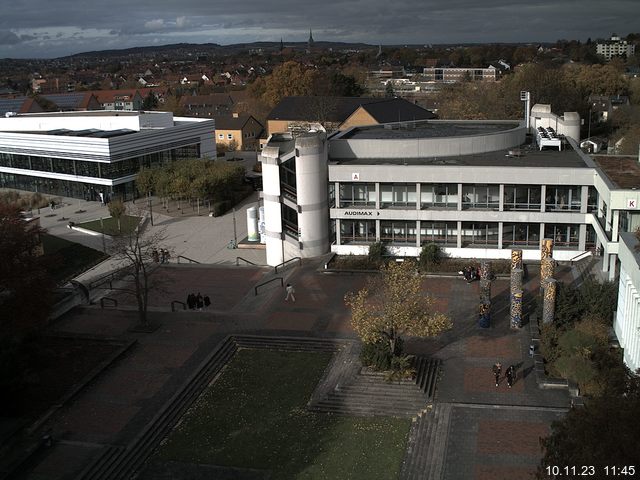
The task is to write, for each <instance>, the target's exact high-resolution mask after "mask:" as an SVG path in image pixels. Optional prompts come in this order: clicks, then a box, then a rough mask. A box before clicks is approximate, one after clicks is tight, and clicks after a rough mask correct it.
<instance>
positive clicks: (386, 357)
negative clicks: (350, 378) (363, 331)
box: [360, 338, 404, 371]
mask: <svg viewBox="0 0 640 480" xmlns="http://www.w3.org/2000/svg"><path fill="white" fill-rule="evenodd" d="M403 348H404V342H403V340H402V338H397V339H396V346H395V349H396V351H395V352H393V354H392V353H391V347H390V346H389V342H387V341H381V342H374V343H365V344H363V345H362V350H361V352H360V361H361V362H362V365H364V366H365V367H370V368H372V369H374V370H376V371H386V370H390V369H391V368H392V366H393V365H394V363H393V362H394V358H397V357H402V356H403V355H402V351H403ZM395 365H396V366H398V365H400V364H399V363H398V362H397V361H396V363H395Z"/></svg>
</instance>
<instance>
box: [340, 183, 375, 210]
mask: <svg viewBox="0 0 640 480" xmlns="http://www.w3.org/2000/svg"><path fill="white" fill-rule="evenodd" d="M375 206H376V185H375V183H341V184H340V207H342V208H345V207H375Z"/></svg>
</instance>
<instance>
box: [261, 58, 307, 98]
mask: <svg viewBox="0 0 640 480" xmlns="http://www.w3.org/2000/svg"><path fill="white" fill-rule="evenodd" d="M317 75H318V73H317V72H316V70H314V69H311V68H306V67H305V66H304V65H302V64H300V63H298V62H294V61H288V62H285V63H283V64H282V65H279V66H278V67H276V68H274V69H273V71H272V72H271V75H268V76H267V77H261V78H258V79H257V80H256V81H255V82H253V84H252V85H251V87H250V92H251V94H252V95H253V96H254V97H256V98H259V99H261V100H262V101H263V102H264V103H266V104H267V105H269V106H270V107H274V106H275V105H276V104H277V103H278V102H279V101H280V100H282V98H283V97H289V96H303V95H312V94H313V93H314V86H315V84H316V81H317Z"/></svg>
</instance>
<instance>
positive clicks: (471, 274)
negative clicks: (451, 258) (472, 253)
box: [459, 265, 479, 283]
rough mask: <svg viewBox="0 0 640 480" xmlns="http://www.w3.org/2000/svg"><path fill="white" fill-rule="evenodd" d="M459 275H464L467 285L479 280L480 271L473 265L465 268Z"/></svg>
mask: <svg viewBox="0 0 640 480" xmlns="http://www.w3.org/2000/svg"><path fill="white" fill-rule="evenodd" d="M459 273H461V274H462V276H463V277H464V279H465V280H466V281H467V283H471V282H473V281H474V280H477V279H478V278H479V274H478V269H477V268H476V267H474V266H473V265H470V266H468V267H464V269H463V270H462V271H461V272H459Z"/></svg>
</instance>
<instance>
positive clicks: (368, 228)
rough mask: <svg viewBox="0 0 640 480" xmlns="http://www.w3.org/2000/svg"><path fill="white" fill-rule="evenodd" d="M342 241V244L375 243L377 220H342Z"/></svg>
mask: <svg viewBox="0 0 640 480" xmlns="http://www.w3.org/2000/svg"><path fill="white" fill-rule="evenodd" d="M332 223H333V222H332ZM340 241H341V242H342V244H348V243H366V244H371V243H374V242H375V241H376V222H375V220H340Z"/></svg>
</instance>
